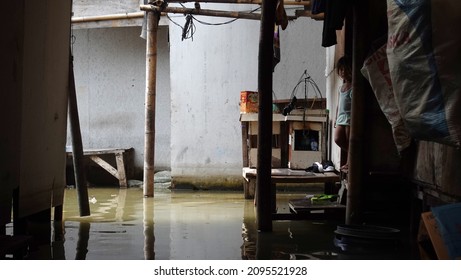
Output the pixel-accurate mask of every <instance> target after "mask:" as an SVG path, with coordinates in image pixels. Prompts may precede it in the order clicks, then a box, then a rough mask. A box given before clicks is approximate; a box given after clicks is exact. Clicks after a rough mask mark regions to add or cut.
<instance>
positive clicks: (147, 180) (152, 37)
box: [143, 11, 160, 197]
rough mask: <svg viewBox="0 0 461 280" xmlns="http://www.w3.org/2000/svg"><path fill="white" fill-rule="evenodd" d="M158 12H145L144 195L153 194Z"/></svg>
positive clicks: (151, 195)
mask: <svg viewBox="0 0 461 280" xmlns="http://www.w3.org/2000/svg"><path fill="white" fill-rule="evenodd" d="M159 20H160V12H158V11H148V12H147V40H146V96H145V135H144V175H143V177H144V178H143V181H144V186H143V190H144V196H146V197H153V196H154V172H155V169H154V159H155V97H156V85H157V30H158V22H159Z"/></svg>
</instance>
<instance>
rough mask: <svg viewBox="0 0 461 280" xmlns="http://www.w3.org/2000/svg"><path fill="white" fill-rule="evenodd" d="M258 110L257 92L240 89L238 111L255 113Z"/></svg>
mask: <svg viewBox="0 0 461 280" xmlns="http://www.w3.org/2000/svg"><path fill="white" fill-rule="evenodd" d="M257 112H258V92H256V91H241V92H240V113H257Z"/></svg>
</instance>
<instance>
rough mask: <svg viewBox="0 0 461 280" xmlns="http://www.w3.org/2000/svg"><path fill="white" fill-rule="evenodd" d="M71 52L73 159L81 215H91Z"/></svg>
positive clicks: (70, 115) (69, 110) (70, 125)
mask: <svg viewBox="0 0 461 280" xmlns="http://www.w3.org/2000/svg"><path fill="white" fill-rule="evenodd" d="M73 59H74V58H73V56H72V54H70V62H69V98H68V99H69V109H68V115H69V128H70V135H71V140H72V155H73V156H72V159H73V164H74V174H75V187H76V188H77V199H78V206H79V210H80V216H89V215H90V203H89V201H88V188H87V184H86V178H85V173H84V158H83V145H82V135H81V133H80V121H79V118H78V106H77V93H76V91H75V78H74V62H73Z"/></svg>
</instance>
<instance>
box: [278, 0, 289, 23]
mask: <svg viewBox="0 0 461 280" xmlns="http://www.w3.org/2000/svg"><path fill="white" fill-rule="evenodd" d="M283 1H284V0H278V1H277V8H276V10H275V23H276V24H277V25H280V26H281V27H282V30H285V29H286V28H287V26H288V16H287V12H286V11H285V6H284V5H283Z"/></svg>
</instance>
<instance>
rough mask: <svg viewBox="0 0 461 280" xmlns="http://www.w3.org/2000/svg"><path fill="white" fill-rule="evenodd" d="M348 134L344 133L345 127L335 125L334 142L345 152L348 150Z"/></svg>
mask: <svg viewBox="0 0 461 280" xmlns="http://www.w3.org/2000/svg"><path fill="white" fill-rule="evenodd" d="M348 134H349V133H348V132H347V133H346V126H343V125H337V126H336V128H335V134H334V140H335V143H336V145H338V146H339V147H340V148H341V149H343V150H346V151H347V148H348V146H349V145H348V139H347V136H348Z"/></svg>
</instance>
